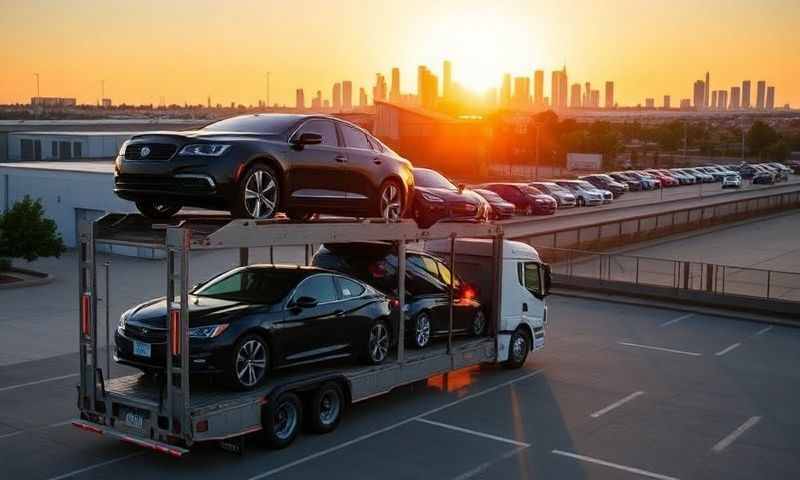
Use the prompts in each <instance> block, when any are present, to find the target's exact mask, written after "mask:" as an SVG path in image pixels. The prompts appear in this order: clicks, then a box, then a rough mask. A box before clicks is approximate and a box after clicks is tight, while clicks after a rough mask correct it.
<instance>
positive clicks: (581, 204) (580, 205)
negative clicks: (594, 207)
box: [578, 197, 586, 207]
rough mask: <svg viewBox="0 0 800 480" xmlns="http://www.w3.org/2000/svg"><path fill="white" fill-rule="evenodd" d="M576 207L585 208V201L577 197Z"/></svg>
mask: <svg viewBox="0 0 800 480" xmlns="http://www.w3.org/2000/svg"><path fill="white" fill-rule="evenodd" d="M578 206H579V207H585V206H586V200H584V199H583V197H578Z"/></svg>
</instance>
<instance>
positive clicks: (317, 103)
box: [311, 90, 322, 110]
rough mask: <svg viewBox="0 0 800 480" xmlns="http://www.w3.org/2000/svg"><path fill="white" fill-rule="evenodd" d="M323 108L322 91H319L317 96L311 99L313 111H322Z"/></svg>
mask: <svg viewBox="0 0 800 480" xmlns="http://www.w3.org/2000/svg"><path fill="white" fill-rule="evenodd" d="M321 108H322V91H320V90H317V94H316V95H315V96H314V97H313V98H312V99H311V109H312V110H320V109H321Z"/></svg>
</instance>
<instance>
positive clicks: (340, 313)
mask: <svg viewBox="0 0 800 480" xmlns="http://www.w3.org/2000/svg"><path fill="white" fill-rule="evenodd" d="M333 315H334V316H335V317H336V318H342V317H344V310H336V311H335V312H333Z"/></svg>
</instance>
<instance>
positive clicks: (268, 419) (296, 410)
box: [261, 392, 303, 449]
mask: <svg viewBox="0 0 800 480" xmlns="http://www.w3.org/2000/svg"><path fill="white" fill-rule="evenodd" d="M302 415H303V407H302V403H301V402H300V399H299V398H297V395H295V394H294V393H292V392H286V393H284V394H281V395H280V396H279V397H278V398H277V400H275V402H272V403H271V404H269V405H267V406H266V408H265V409H264V412H263V418H262V419H261V422H262V424H263V426H264V439H265V440H266V442H267V445H268V446H269V447H270V448H274V449H280V448H286V447H288V446H289V444H290V443H292V442H293V441H294V439H295V437H297V433H298V432H299V431H300V424H301V423H300V422H301V420H302Z"/></svg>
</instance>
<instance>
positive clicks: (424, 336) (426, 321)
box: [411, 312, 431, 349]
mask: <svg viewBox="0 0 800 480" xmlns="http://www.w3.org/2000/svg"><path fill="white" fill-rule="evenodd" d="M411 341H412V344H413V345H414V347H415V348H419V349H422V348H425V347H427V346H428V345H429V344H430V343H431V316H430V315H428V312H420V313H419V315H417V317H416V318H415V319H414V334H413V338H412V339H411Z"/></svg>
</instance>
